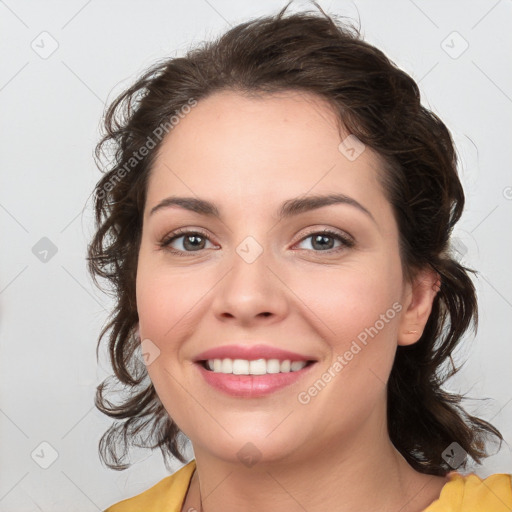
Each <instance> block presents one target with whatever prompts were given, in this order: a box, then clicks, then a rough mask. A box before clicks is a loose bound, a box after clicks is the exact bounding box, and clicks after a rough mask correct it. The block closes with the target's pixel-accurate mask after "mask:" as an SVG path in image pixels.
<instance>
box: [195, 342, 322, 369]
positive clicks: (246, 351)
mask: <svg viewBox="0 0 512 512" xmlns="http://www.w3.org/2000/svg"><path fill="white" fill-rule="evenodd" d="M207 359H247V360H249V361H254V360H256V359H279V360H280V361H285V360H286V359H289V360H290V361H316V359H315V358H314V357H311V356H308V355H304V354H298V353H297V352H291V351H289V350H284V349H280V348H276V347H273V346H272V345H265V344H259V345H255V344H251V345H223V346H221V347H215V348H211V349H209V350H205V351H204V352H201V353H200V354H199V355H198V356H196V358H195V359H194V362H196V363H198V362H200V361H206V360H207ZM276 375H277V374H276Z"/></svg>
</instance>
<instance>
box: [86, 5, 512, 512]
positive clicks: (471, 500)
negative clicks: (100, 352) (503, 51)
mask: <svg viewBox="0 0 512 512" xmlns="http://www.w3.org/2000/svg"><path fill="white" fill-rule="evenodd" d="M317 7H318V6H317ZM320 10H321V9H320ZM285 11H286V7H285V8H284V9H283V10H282V11H281V12H280V13H279V14H277V15H276V16H274V17H265V18H261V19H258V20H254V21H251V22H247V23H244V24H241V25H238V26H236V27H234V28H232V29H231V30H230V31H229V32H227V33H226V34H225V35H224V36H222V37H221V38H220V39H219V40H217V41H214V42H212V43H207V44H205V45H203V46H201V47H198V48H197V49H195V50H191V51H190V52H188V54H187V55H186V56H185V57H184V58H175V59H169V60H167V61H164V62H162V63H160V64H158V65H157V66H155V67H154V68H152V69H150V70H149V71H148V72H147V73H146V74H145V75H144V76H143V77H142V78H141V79H140V80H139V81H138V82H137V83H136V84H135V85H134V86H132V87H131V88H130V89H129V90H127V91H126V92H125V93H124V94H122V95H121V96H120V97H119V98H118V99H117V100H116V101H114V103H113V104H112V105H111V107H110V109H109V110H108V112H107V115H106V120H105V126H106V135H105V137H104V139H103V140H102V141H101V142H100V144H99V145H98V148H97V156H98V157H99V156H100V153H101V151H102V149H103V147H104V145H106V144H113V145H114V149H115V158H114V162H113V164H112V165H111V166H110V168H109V169H108V172H107V173H106V174H105V176H104V177H103V178H102V180H101V181H100V182H99V183H98V185H97V187H96V189H95V209H96V220H97V225H98V230H97V232H96V235H95V237H94V239H93V241H92V243H91V245H90V248H89V261H90V270H91V272H92V274H93V276H95V277H96V276H101V277H104V278H107V279H108V280H110V282H111V283H112V284H113V285H114V289H115V292H116V299H117V302H116V308H115V310H114V312H113V315H112V318H111V321H110V323H109V324H108V325H107V326H106V327H105V329H104V330H103V332H102V334H101V337H100V340H101V338H102V337H103V336H104V335H105V334H106V333H107V332H108V333H109V353H110V358H111V362H112V365H113V370H114V373H115V380H117V381H118V382H121V383H122V384H123V385H124V386H126V387H127V389H128V391H130V395H129V397H128V398H126V400H124V401H123V402H122V403H120V404H114V403H113V402H112V401H111V400H109V399H108V398H107V392H108V391H109V384H110V382H109V381H106V382H104V383H103V384H102V385H100V386H99V387H98V393H97V397H96V404H97V407H98V408H99V409H100V410H101V411H102V412H104V413H105V414H108V415H109V416H111V417H113V418H115V419H116V420H119V421H118V422H117V423H115V424H114V425H113V426H112V428H111V429H109V431H108V432H107V433H106V434H105V435H104V436H103V438H102V440H101V443H100V453H101V455H102V458H103V460H104V461H105V462H106V463H107V465H109V467H112V468H114V469H124V468H125V467H127V464H126V463H125V456H126V452H127V448H128V445H129V444H130V443H131V444H136V445H138V446H146V447H150V448H156V447H159V448H160V449H161V450H162V453H163V455H164V458H165V457H168V456H174V457H177V458H178V459H179V460H180V461H182V462H186V460H185V458H184V456H183V453H182V450H181V449H182V446H181V444H182V443H183V442H184V441H185V440H186V439H187V438H188V439H189V440H190V441H191V443H192V446H193V449H194V459H193V460H192V461H190V462H189V463H188V464H187V465H185V466H184V467H183V468H182V469H180V470H179V471H177V472H176V473H175V474H173V475H171V476H169V477H167V478H165V479H163V480H162V481H160V482H158V483H157V484H156V485H155V486H153V487H152V488H150V489H148V490H147V491H145V492H143V493H142V494H140V495H138V496H135V497H132V498H129V499H127V500H124V501H122V502H120V503H118V504H115V505H113V506H111V507H110V508H109V509H108V512H128V511H135V510H137V511H141V510H144V511H145V512H149V511H157V510H158V511H162V510H166V511H205V512H217V511H222V512H230V511H235V510H236V511H239V510H244V511H253V510H254V511H256V510H257V511H262V510H286V511H288V512H289V511H295V510H297V511H299V510H301V511H303V510H307V511H310V512H313V511H315V512H316V511H320V510H322V511H323V510H336V511H339V512H352V511H356V510H357V511H359V510H379V511H398V510H400V511H401V512H418V511H428V512H437V511H441V510H450V511H452V510H453V511H455V510H457V511H459V510H477V509H478V510H486V511H488V510H493V511H494V510H503V511H505V510H509V509H510V507H512V487H511V475H508V474H495V475H492V476H490V477H488V478H487V479H485V480H482V479H480V478H479V477H478V476H476V475H474V474H472V475H468V476H463V475H462V474H461V473H458V472H457V471H456V470H457V469H462V468H464V467H465V464H466V462H467V460H468V458H469V457H471V458H473V459H474V460H475V461H476V462H480V461H481V460H482V459H483V458H484V457H486V456H487V451H486V448H485V442H486V440H487V438H488V437H491V436H496V437H498V438H499V439H500V440H502V439H503V438H502V436H501V434H500V433H499V431H498V430H496V429H495V428H494V427H493V426H492V425H490V424H489V423H487V422H485V421H483V420H481V419H479V418H476V417H473V416H469V415H468V414H466V413H465V412H464V410H463V409H462V408H461V407H460V406H459V405H458V403H459V402H460V400H461V397H460V396H459V395H454V394H451V393H448V392H446V391H444V390H443V389H441V385H442V383H443V382H444V381H445V380H446V378H447V377H448V376H451V375H453V374H454V373H455V371H456V368H455V367H454V366H453V361H452V360H451V353H452V351H453V350H454V348H455V347H456V346H457V344H458V343H459V341H460V339H461V336H462V335H463V334H464V333H465V331H466V330H467V329H468V328H469V327H470V326H471V324H472V322H474V323H475V324H476V319H477V304H476V296H475V289H474V287H473V284H472V281H471V279H470V278H469V275H468V272H469V269H466V268H464V267H462V266H461V265H460V264H459V263H458V262H457V261H456V260H454V259H453V258H452V257H451V252H450V245H449V237H450V233H451V230H452V228H453V226H454V224H455V223H456V222H457V220H458V219H459V218H460V216H461V213H462V210H463V206H464V194H463V190H462V187H461V183H460V181H459V179H458V176H457V171H456V164H457V162H456V156H455V153H454V147H453V143H452V139H451V136H450V134H449V132H448V130H447V128H446V127H445V125H444V124H443V123H442V122H441V121H440V120H439V119H438V118H437V117H436V116H435V115H434V114H433V113H432V112H430V111H429V110H427V109H425V108H424V107H423V106H421V104H420V97H419V91H418V87H417V85H416V83H415V82H414V81H413V80H412V79H411V78H410V77H409V76H408V75H407V74H405V73H404V72H403V71H401V70H399V69H398V68H396V67H395V66H394V64H392V63H391V62H390V61H389V60H388V59H387V58H386V57H385V55H384V54H383V53H382V52H381V51H379V50H378V49H376V48H374V47H373V46H371V45H369V44H367V43H365V42H364V41H362V40H361V38H360V36H359V34H358V32H357V30H356V29H354V28H352V27H348V26H346V25H343V24H342V23H341V22H339V20H336V19H335V18H332V17H329V16H327V15H325V13H323V11H322V15H317V14H311V13H299V14H294V15H286V16H285ZM447 362H448V364H450V363H451V365H452V367H453V369H452V370H451V371H450V372H448V370H447V366H446V364H447ZM148 377H149V378H148ZM183 434H184V435H185V436H186V437H184V436H183ZM119 448H120V451H119ZM468 507H469V508H468ZM475 507H480V508H475Z"/></svg>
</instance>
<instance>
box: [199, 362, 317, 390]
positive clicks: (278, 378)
mask: <svg viewBox="0 0 512 512" xmlns="http://www.w3.org/2000/svg"><path fill="white" fill-rule="evenodd" d="M194 366H195V367H196V368H197V369H198V370H199V372H200V373H201V375H202V376H203V378H204V379H205V381H206V382H207V383H208V384H209V385H210V386H212V387H213V388H215V389H217V390H218V391H221V392H222V393H225V394H227V395H230V396H233V397H239V398H258V397H264V396H266V395H270V394H271V393H275V392H276V391H279V390H281V389H283V388H285V387H287V386H290V385H291V384H294V383H296V382H297V381H299V380H300V379H301V378H302V377H304V376H305V375H307V374H308V373H309V372H310V371H311V369H312V368H313V367H314V366H316V362H312V363H311V364H308V365H307V366H305V367H304V368H302V369H301V370H298V371H296V372H288V373H266V374H265V375H235V374H232V373H216V372H213V371H211V370H207V369H206V368H205V367H204V366H203V365H202V363H200V362H197V363H196V364H195V365H194Z"/></svg>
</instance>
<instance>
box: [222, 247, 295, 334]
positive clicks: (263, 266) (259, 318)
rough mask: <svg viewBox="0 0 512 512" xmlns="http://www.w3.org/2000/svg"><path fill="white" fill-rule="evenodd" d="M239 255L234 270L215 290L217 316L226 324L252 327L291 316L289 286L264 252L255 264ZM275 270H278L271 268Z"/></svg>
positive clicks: (234, 261)
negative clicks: (287, 289)
mask: <svg viewBox="0 0 512 512" xmlns="http://www.w3.org/2000/svg"><path fill="white" fill-rule="evenodd" d="M241 254H242V255H240V254H238V253H237V252H235V254H234V255H233V258H232V265H231V268H230V269H229V270H228V272H227V274H225V276H224V278H223V279H222V280H221V282H220V283H219V285H218V286H217V287H216V288H215V290H216V291H215V298H214V300H213V302H212V308H213V313H214V314H215V316H216V317H217V318H218V319H219V320H221V321H223V322H226V321H231V322H236V323H238V324H240V325H242V326H245V327H248V326H250V325H252V324H255V323H262V322H264V323H265V324H268V323H273V322H277V321H279V320H280V319H282V318H283V316H284V315H285V314H286V312H287V307H288V306H287V300H286V291H285V290H286V286H285V285H284V284H283V279H282V277H281V276H279V272H276V270H275V267H276V265H274V264H273V263H272V262H271V261H269V260H270V258H268V257H267V254H266V252H265V251H264V252H262V253H261V254H260V255H259V256H258V257H257V258H256V259H255V260H254V261H252V262H251V258H246V257H245V255H244V253H243V252H241ZM271 267H274V268H271Z"/></svg>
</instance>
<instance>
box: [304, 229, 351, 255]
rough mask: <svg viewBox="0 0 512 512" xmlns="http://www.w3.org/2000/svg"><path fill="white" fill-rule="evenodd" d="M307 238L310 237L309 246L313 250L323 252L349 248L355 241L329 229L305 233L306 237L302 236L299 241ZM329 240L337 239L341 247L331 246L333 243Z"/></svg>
mask: <svg viewBox="0 0 512 512" xmlns="http://www.w3.org/2000/svg"><path fill="white" fill-rule="evenodd" d="M309 238H311V239H312V242H311V246H312V247H313V248H314V249H318V250H315V252H323V251H324V252H325V251H329V252H330V251H333V252H336V251H338V250H340V249H344V248H350V247H354V245H355V243H354V240H353V239H352V238H351V237H349V236H348V235H343V234H341V233H338V232H336V231H332V230H330V229H323V230H322V231H314V232H312V233H310V234H309V235H307V236H306V237H304V238H302V240H301V242H300V243H302V242H304V241H305V240H308V239H309ZM329 239H331V240H337V241H338V242H340V244H341V247H340V246H338V247H337V248H333V247H332V245H333V243H332V242H330V241H329Z"/></svg>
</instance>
